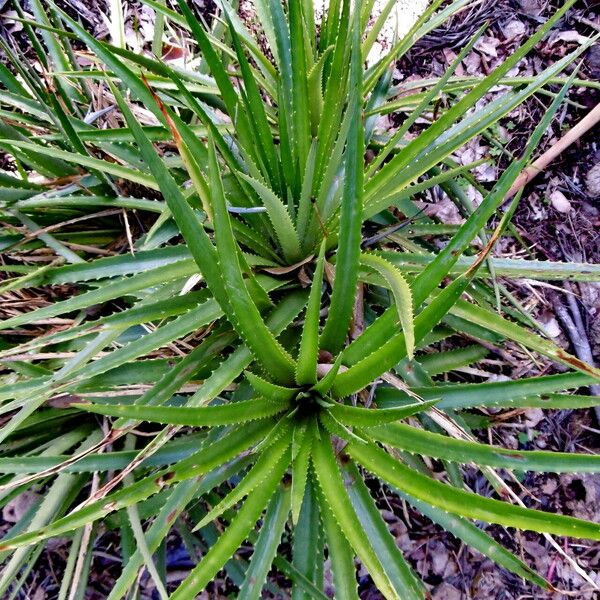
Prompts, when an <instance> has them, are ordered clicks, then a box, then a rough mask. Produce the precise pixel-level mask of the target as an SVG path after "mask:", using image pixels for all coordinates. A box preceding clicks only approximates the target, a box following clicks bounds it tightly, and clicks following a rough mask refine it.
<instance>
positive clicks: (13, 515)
mask: <svg viewBox="0 0 600 600" xmlns="http://www.w3.org/2000/svg"><path fill="white" fill-rule="evenodd" d="M40 500H41V496H40V495H39V494H36V493H35V492H29V491H26V492H23V493H22V494H19V495H18V496H16V497H15V498H13V499H12V500H10V501H9V502H8V503H7V504H6V506H5V507H4V508H3V509H2V518H3V519H4V520H5V521H6V522H7V523H18V522H19V521H20V520H21V519H22V518H23V517H24V516H25V514H26V513H27V511H28V510H29V509H30V508H31V507H32V506H33V505H34V504H38V503H39V502H40Z"/></svg>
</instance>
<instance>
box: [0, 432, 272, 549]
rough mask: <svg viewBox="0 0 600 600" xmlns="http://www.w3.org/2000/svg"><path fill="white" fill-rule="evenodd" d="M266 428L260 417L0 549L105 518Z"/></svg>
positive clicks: (204, 468) (218, 460)
mask: <svg viewBox="0 0 600 600" xmlns="http://www.w3.org/2000/svg"><path fill="white" fill-rule="evenodd" d="M271 426H272V425H271ZM267 431H268V424H267V422H266V421H257V422H256V423H251V424H249V425H246V426H244V429H243V432H244V433H243V435H240V431H239V430H238V429H237V428H236V429H234V430H232V431H231V432H230V433H229V434H228V435H226V436H225V437H223V438H222V439H220V440H218V441H217V442H214V443H213V444H211V445H209V446H208V447H206V448H202V449H200V450H199V451H197V452H195V453H194V454H192V455H191V456H190V457H188V458H187V459H184V460H182V461H180V462H179V463H177V465H175V466H174V467H173V468H172V469H167V470H163V471H160V472H159V473H154V474H153V475H150V476H149V477H145V478H144V479H141V480H139V481H136V482H135V483H134V484H132V485H129V486H127V487H126V488H124V489H121V490H118V491H116V492H113V493H111V494H109V495H107V496H106V497H104V498H102V499H100V500H97V501H95V502H92V503H90V504H88V505H86V506H84V507H82V508H79V510H74V511H72V512H71V513H70V514H68V515H66V516H65V517H62V518H60V519H58V520H56V521H54V522H52V523H50V524H49V525H46V526H45V527H42V528H39V529H36V530H35V531H31V532H27V533H24V534H21V535H17V536H15V537H12V538H5V539H4V540H3V541H2V543H0V552H1V551H3V550H12V549H14V548H19V547H21V546H28V545H30V544H33V543H36V542H40V541H42V540H45V539H48V538H51V537H56V536H59V535H61V534H63V533H68V532H69V531H73V530H74V529H77V528H78V527H82V526H83V525H86V524H88V523H93V522H94V521H96V520H98V519H102V518H104V517H106V515H108V514H110V513H111V512H114V511H117V510H120V509H122V508H126V507H127V506H131V505H132V504H136V503H138V502H141V501H142V500H145V499H146V498H149V497H150V496H152V495H153V494H156V493H157V492H159V491H160V490H161V489H162V488H163V487H164V486H166V485H169V484H172V483H176V482H177V481H183V480H185V479H189V478H192V477H198V476H200V475H203V474H204V473H208V472H209V471H211V470H212V469H214V468H216V467H218V466H220V465H222V464H224V463H225V462H227V461H228V460H230V459H232V458H234V457H235V456H237V455H238V454H239V453H240V452H243V451H244V450H246V449H248V448H249V447H250V446H252V445H253V444H255V443H256V442H257V441H258V440H259V439H261V438H262V437H263V436H264V435H265V433H266V432H267Z"/></svg>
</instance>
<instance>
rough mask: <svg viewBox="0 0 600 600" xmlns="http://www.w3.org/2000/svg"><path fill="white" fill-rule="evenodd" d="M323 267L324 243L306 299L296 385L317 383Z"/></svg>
mask: <svg viewBox="0 0 600 600" xmlns="http://www.w3.org/2000/svg"><path fill="white" fill-rule="evenodd" d="M324 265H325V241H323V243H322V244H321V249H320V251H319V256H318V258H317V264H316V267H315V272H314V275H313V280H312V284H311V288H310V295H309V297H308V305H307V308H306V316H305V318H304V327H303V328H302V336H301V338H300V349H299V350H298V359H297V361H296V383H297V384H298V385H311V384H315V383H316V382H317V362H318V355H319V319H320V312H321V288H322V286H323V270H324Z"/></svg>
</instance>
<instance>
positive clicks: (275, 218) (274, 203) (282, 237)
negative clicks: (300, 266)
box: [238, 172, 302, 264]
mask: <svg viewBox="0 0 600 600" xmlns="http://www.w3.org/2000/svg"><path fill="white" fill-rule="evenodd" d="M238 176H239V177H242V178H243V179H245V180H246V181H247V182H248V183H249V184H250V185H251V186H252V187H253V188H254V191H255V192H256V193H257V194H258V195H259V197H260V198H261V200H262V201H263V203H264V206H265V208H266V209H267V215H269V219H270V220H271V224H272V225H273V229H274V230H275V235H276V236H277V239H278V241H279V243H280V245H281V249H282V251H283V254H284V256H285V259H286V260H287V261H288V262H289V263H292V264H293V263H294V262H297V261H299V260H300V258H301V256H302V251H301V249H300V239H299V238H298V232H297V231H296V228H295V227H294V224H293V223H292V219H291V217H290V213H289V212H288V210H287V208H286V207H285V205H284V204H283V202H282V201H281V199H280V198H278V197H277V195H276V194H275V192H273V190H271V189H269V188H268V187H267V186H266V185H264V184H263V183H261V182H260V181H257V180H256V179H254V178H252V177H250V176H249V175H246V174H245V173H241V172H240V173H238Z"/></svg>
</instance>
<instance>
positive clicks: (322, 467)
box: [312, 435, 400, 600]
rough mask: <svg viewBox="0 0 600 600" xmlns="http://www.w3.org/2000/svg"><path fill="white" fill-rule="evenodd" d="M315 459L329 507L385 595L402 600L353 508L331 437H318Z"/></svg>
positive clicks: (314, 463)
mask: <svg viewBox="0 0 600 600" xmlns="http://www.w3.org/2000/svg"><path fill="white" fill-rule="evenodd" d="M357 445H358V444H357ZM312 462H313V466H314V470H315V475H316V478H317V480H318V482H319V485H320V487H321V491H322V493H323V498H324V500H325V502H326V505H327V509H328V510H331V511H332V513H333V515H334V517H335V519H336V521H337V522H338V524H339V526H340V528H341V530H342V532H343V533H344V535H345V536H346V538H347V539H348V541H349V542H350V545H351V546H352V548H353V549H354V552H356V554H357V556H358V557H359V558H360V560H361V562H362V563H363V565H364V566H365V568H366V569H367V570H368V571H369V573H370V575H371V577H372V578H373V581H374V582H375V585H376V586H377V589H378V590H379V591H380V592H381V593H382V594H383V595H384V597H385V598H388V599H392V600H400V596H399V595H398V594H397V593H396V591H395V590H394V587H393V585H392V583H391V581H390V578H389V575H388V574H387V572H386V571H385V566H384V565H383V564H382V563H381V559H380V557H379V556H378V555H377V553H376V552H375V550H374V549H373V547H372V546H371V542H370V540H369V538H368V536H367V533H366V532H365V530H364V529H363V525H362V523H361V522H360V520H359V519H358V517H357V515H356V512H355V511H354V509H353V508H352V505H351V503H350V499H349V498H348V493H347V491H346V488H345V486H344V482H343V480H342V477H341V475H340V470H339V467H338V465H337V462H336V459H335V456H334V454H333V449H332V447H331V442H330V441H329V438H328V436H325V435H322V436H321V439H315V441H314V443H313V452H312Z"/></svg>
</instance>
